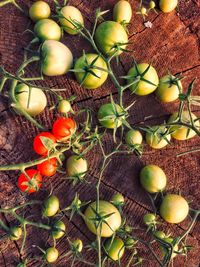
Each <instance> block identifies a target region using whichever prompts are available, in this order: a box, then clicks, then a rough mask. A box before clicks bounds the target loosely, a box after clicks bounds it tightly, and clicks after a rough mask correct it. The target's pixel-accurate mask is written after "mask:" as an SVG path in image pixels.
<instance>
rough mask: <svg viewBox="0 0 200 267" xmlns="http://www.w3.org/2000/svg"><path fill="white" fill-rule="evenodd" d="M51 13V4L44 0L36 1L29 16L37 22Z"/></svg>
mask: <svg viewBox="0 0 200 267" xmlns="http://www.w3.org/2000/svg"><path fill="white" fill-rule="evenodd" d="M50 15H51V9H50V6H49V5H48V4H47V3H46V2H44V1H36V2H35V3H33V4H32V6H31V7H30V9H29V17H30V18H31V19H32V20H33V21H34V22H35V21H38V20H41V19H47V18H48V17H49V16H50Z"/></svg>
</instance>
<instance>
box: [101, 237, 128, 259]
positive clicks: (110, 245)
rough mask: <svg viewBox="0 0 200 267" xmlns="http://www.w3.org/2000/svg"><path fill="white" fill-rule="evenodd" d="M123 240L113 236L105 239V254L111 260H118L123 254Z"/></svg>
mask: <svg viewBox="0 0 200 267" xmlns="http://www.w3.org/2000/svg"><path fill="white" fill-rule="evenodd" d="M124 247H125V246H124V242H123V240H122V239H121V238H119V237H115V238H114V240H113V239H112V238H109V239H107V240H106V241H105V244H104V249H105V252H106V254H107V255H108V256H109V258H110V259H112V260H113V261H119V260H120V259H121V257H122V256H123V255H124Z"/></svg>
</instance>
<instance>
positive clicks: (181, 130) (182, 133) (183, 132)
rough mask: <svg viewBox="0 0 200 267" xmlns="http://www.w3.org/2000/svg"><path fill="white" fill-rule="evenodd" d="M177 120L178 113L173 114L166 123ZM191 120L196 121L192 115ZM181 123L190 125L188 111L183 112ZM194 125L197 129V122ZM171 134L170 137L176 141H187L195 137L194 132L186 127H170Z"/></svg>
mask: <svg viewBox="0 0 200 267" xmlns="http://www.w3.org/2000/svg"><path fill="white" fill-rule="evenodd" d="M177 118H178V112H175V113H174V114H172V115H171V117H170V118H169V120H168V123H175V122H176V120H177ZM192 119H193V121H194V120H195V119H197V117H196V116H195V115H194V114H193V113H192ZM182 121H183V122H184V123H188V124H191V123H190V115H189V112H188V111H183V113H182ZM194 125H195V126H196V127H199V125H200V123H199V120H197V121H195V122H194ZM170 129H171V131H173V132H172V134H171V135H172V137H173V138H174V139H176V140H188V139H190V138H192V137H194V136H195V135H196V133H195V131H193V130H189V129H188V128H187V127H186V126H179V125H177V126H172V127H170Z"/></svg>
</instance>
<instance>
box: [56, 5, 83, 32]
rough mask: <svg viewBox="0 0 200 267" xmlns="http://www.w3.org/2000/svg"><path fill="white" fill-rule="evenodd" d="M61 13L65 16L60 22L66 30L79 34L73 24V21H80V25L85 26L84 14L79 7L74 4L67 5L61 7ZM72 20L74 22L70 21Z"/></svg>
mask: <svg viewBox="0 0 200 267" xmlns="http://www.w3.org/2000/svg"><path fill="white" fill-rule="evenodd" d="M60 15H61V16H63V18H60V19H59V21H60V24H61V25H62V26H63V28H64V30H65V31H66V32H67V33H69V34H73V35H74V34H77V33H78V30H77V29H76V27H75V26H74V25H73V21H74V22H75V23H79V24H80V25H82V26H84V21H83V16H82V14H81V12H80V11H79V10H78V8H76V7H74V6H65V7H63V8H62V9H61V11H60ZM70 21H72V23H71V22H70Z"/></svg>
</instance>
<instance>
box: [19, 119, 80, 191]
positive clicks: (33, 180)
mask: <svg viewBox="0 0 200 267" xmlns="http://www.w3.org/2000/svg"><path fill="white" fill-rule="evenodd" d="M75 131H76V122H75V120H74V119H72V118H65V117H62V118H59V119H57V120H56V121H55V122H54V123H53V126H52V133H50V132H41V133H39V134H38V135H36V136H35V138H34V140H33V150H34V151H35V152H36V153H37V154H38V155H40V156H42V158H41V163H39V164H37V169H27V170H25V171H24V172H23V173H21V174H20V176H19V178H18V187H19V188H20V190H21V191H23V192H28V193H29V194H31V193H34V192H36V191H38V190H39V189H40V187H41V186H42V176H47V177H51V176H53V175H54V174H55V173H56V171H57V168H58V167H59V162H58V160H57V158H56V157H51V154H52V153H53V152H54V151H56V146H57V145H59V142H67V141H68V140H69V139H70V137H71V136H72V135H73V134H74V132H75Z"/></svg>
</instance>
